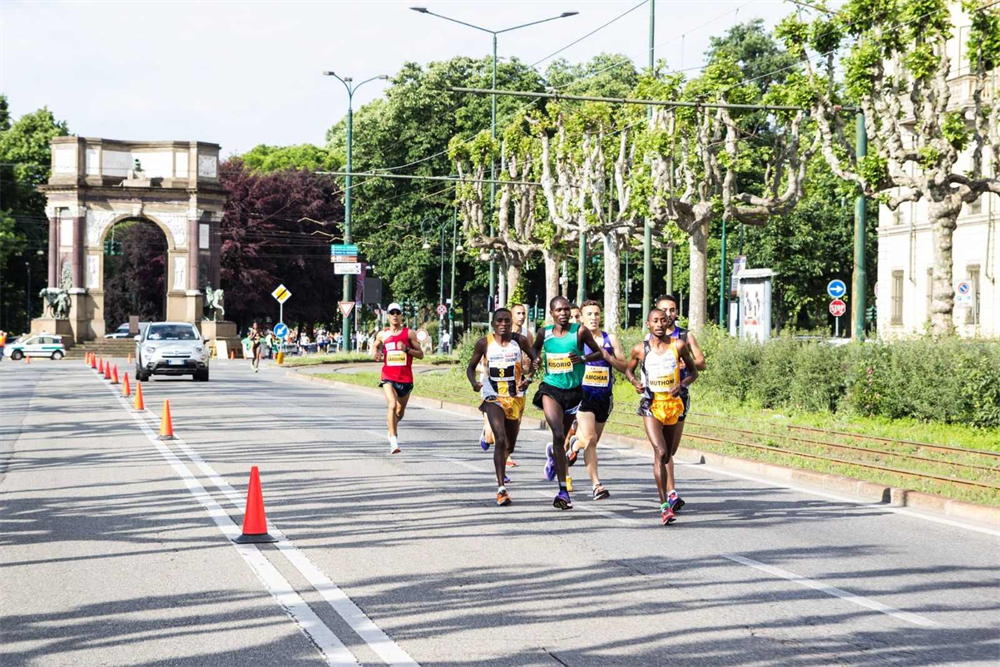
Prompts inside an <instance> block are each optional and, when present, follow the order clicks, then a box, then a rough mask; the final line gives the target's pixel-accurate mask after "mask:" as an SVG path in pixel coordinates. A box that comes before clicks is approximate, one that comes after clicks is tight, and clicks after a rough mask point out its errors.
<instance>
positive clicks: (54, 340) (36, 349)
mask: <svg viewBox="0 0 1000 667" xmlns="http://www.w3.org/2000/svg"><path fill="white" fill-rule="evenodd" d="M3 356H5V357H10V358H11V359H13V360H14V361H19V360H21V359H24V357H25V356H28V357H49V358H51V359H62V358H63V357H65V356H66V348H65V347H63V342H62V336H58V335H56V334H47V333H41V334H38V335H36V336H22V337H21V338H20V339H19V340H18V341H17V342H14V343H10V344H8V345H7V346H6V347H4V349H3Z"/></svg>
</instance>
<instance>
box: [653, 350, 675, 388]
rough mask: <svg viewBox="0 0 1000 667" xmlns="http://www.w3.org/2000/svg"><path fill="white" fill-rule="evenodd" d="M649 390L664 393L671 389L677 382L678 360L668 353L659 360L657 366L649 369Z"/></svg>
mask: <svg viewBox="0 0 1000 667" xmlns="http://www.w3.org/2000/svg"><path fill="white" fill-rule="evenodd" d="M648 371H649V377H648V380H647V381H648V383H649V390H650V391H652V392H653V393H657V394H662V393H666V392H669V391H671V390H672V389H673V388H674V385H675V384H676V382H677V360H676V359H674V357H673V355H667V356H665V357H663V358H661V359H660V360H659V363H657V364H656V366H655V368H651V369H648Z"/></svg>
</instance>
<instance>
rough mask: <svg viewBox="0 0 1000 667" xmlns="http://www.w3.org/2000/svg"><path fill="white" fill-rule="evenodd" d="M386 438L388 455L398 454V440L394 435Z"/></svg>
mask: <svg viewBox="0 0 1000 667" xmlns="http://www.w3.org/2000/svg"><path fill="white" fill-rule="evenodd" d="M388 437H389V453H390V454H399V451H400V450H399V440H398V439H397V438H396V436H394V435H390V436H388Z"/></svg>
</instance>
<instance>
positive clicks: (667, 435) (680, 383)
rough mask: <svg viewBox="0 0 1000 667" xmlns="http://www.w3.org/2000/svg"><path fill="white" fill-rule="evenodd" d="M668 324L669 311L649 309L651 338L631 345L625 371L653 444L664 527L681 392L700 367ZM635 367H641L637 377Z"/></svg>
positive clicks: (669, 518)
mask: <svg viewBox="0 0 1000 667" xmlns="http://www.w3.org/2000/svg"><path fill="white" fill-rule="evenodd" d="M669 324H671V322H670V320H669V318H668V317H667V315H666V313H664V312H663V311H662V310H660V309H659V308H654V309H653V310H651V311H649V317H648V318H646V326H647V327H648V328H649V333H650V337H649V338H648V339H647V340H644V341H642V342H640V343H636V345H635V347H633V348H632V355H631V357H630V359H629V365H628V369H627V371H626V373H625V376H626V377H627V378H628V381H629V382H631V383H632V386H633V387H635V390H636V391H637V392H638V393H639V394H640V395H641V398H640V399H639V409H638V411H637V412H638V414H639V416H640V417H642V422H643V426H644V427H645V429H646V437H647V438H649V444H650V445H652V446H653V478H654V479H655V480H656V490H657V492H658V493H659V495H660V519H661V521H662V522H663V525H664V526H665V525H667V524H669V523H672V522H673V521H674V519H675V517H674V511H673V509H672V508H671V507H670V502H669V493H668V491H669V490H668V488H667V463H669V462H670V457H671V445H672V443H673V441H674V431H675V430H676V429H677V420H678V418H679V417H680V416H681V415H682V414H683V413H684V401H683V400H681V398H680V394H681V392H682V391H683V390H684V389H686V388H687V387H688V386H690V385H691V383H692V382H694V381H695V380H697V379H698V367H697V366H696V365H695V362H694V357H692V356H691V350H690V348H688V346H687V344H686V343H685V342H684V341H682V340H680V339H678V338H672V337H671V336H670V334H669V333H668V332H667V327H668V326H669ZM682 361H683V362H684V365H685V366H686V368H687V370H688V373H687V376H686V377H685V378H684V379H681V362H682ZM636 369H639V370H640V377H638V378H637V377H636V376H635V371H636Z"/></svg>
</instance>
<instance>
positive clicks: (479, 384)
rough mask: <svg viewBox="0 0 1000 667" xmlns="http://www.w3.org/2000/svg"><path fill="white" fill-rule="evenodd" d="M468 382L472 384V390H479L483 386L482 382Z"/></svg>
mask: <svg viewBox="0 0 1000 667" xmlns="http://www.w3.org/2000/svg"><path fill="white" fill-rule="evenodd" d="M470 384H471V385H472V391H481V390H482V388H483V383H482V382H471V383H470Z"/></svg>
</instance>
